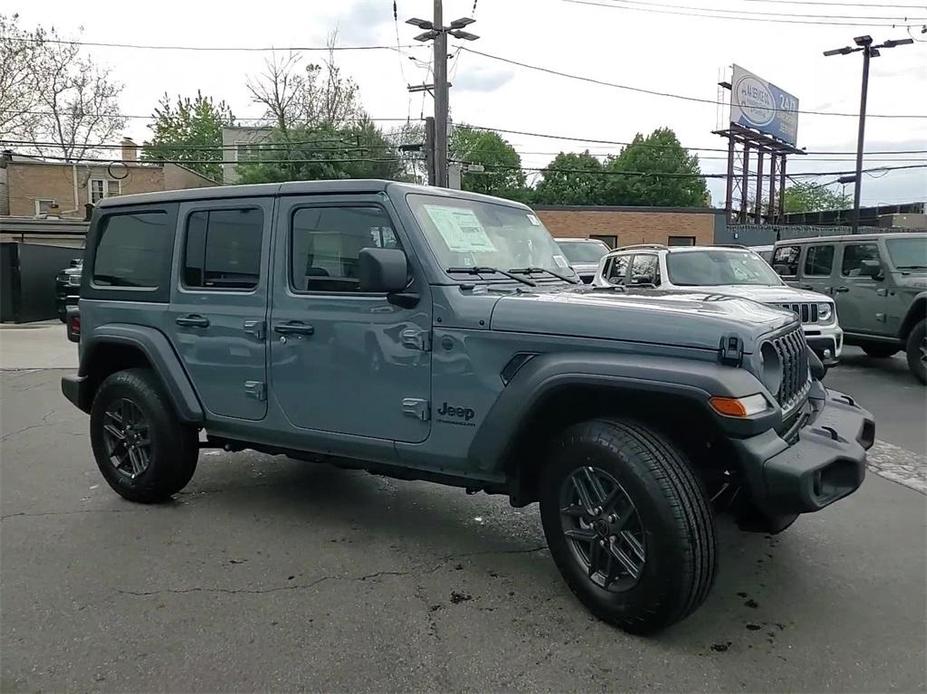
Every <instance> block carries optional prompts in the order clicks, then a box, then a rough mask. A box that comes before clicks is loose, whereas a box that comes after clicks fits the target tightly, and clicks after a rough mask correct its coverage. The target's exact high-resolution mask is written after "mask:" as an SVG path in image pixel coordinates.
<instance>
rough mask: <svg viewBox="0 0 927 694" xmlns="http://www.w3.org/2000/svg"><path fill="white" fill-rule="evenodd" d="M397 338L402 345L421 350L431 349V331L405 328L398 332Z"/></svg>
mask: <svg viewBox="0 0 927 694" xmlns="http://www.w3.org/2000/svg"><path fill="white" fill-rule="evenodd" d="M399 339H400V341H401V342H402V346H403V347H408V348H409V349H417V350H420V351H422V352H430V351H431V332H430V331H428V330H421V329H419V328H406V329H405V330H403V331H402V332H401V333H399Z"/></svg>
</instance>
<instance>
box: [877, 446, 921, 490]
mask: <svg viewBox="0 0 927 694" xmlns="http://www.w3.org/2000/svg"><path fill="white" fill-rule="evenodd" d="M866 463H867V465H868V466H869V469H870V470H872V471H873V472H874V473H876V474H877V475H880V476H882V477H884V478H885V479H888V480H892V481H893V482H897V483H898V484H903V485H904V486H905V487H910V488H911V489H914V490H915V491H918V492H920V493H921V494H927V458H925V457H924V456H922V455H918V454H917V453H914V452H912V451H909V450H907V449H906V448H902V447H901V446H896V445H895V444H893V443H888V442H887V441H876V442H875V444H873V446H872V448H870V449H869V455H868V456H867V457H866Z"/></svg>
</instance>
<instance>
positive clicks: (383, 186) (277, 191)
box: [97, 178, 527, 209]
mask: <svg viewBox="0 0 927 694" xmlns="http://www.w3.org/2000/svg"><path fill="white" fill-rule="evenodd" d="M387 189H389V190H390V191H395V192H398V193H399V194H403V193H420V194H425V195H441V196H446V197H453V198H465V199H468V200H483V201H486V202H494V203H504V204H507V205H511V206H513V207H525V205H522V204H521V203H519V202H515V201H514V200H502V199H500V198H495V197H492V196H489V195H480V194H478V193H468V192H465V191H462V190H450V189H447V188H435V187H431V186H421V185H416V184H414V183H402V182H399V181H387V180H381V179H360V178H354V179H343V180H334V181H286V182H284V183H255V184H250V185H230V186H207V187H204V188H188V189H184V190H166V191H157V192H154V193H135V194H132V195H119V196H116V197H112V198H104V199H103V200H101V201H100V202H99V203H97V207H99V208H110V207H122V206H125V205H150V204H152V203H162V202H190V201H196V200H222V199H231V198H254V197H269V196H272V195H325V194H331V195H343V194H350V193H384V192H386V190H387ZM526 209H527V208H526Z"/></svg>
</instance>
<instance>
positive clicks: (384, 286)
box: [357, 248, 409, 294]
mask: <svg viewBox="0 0 927 694" xmlns="http://www.w3.org/2000/svg"><path fill="white" fill-rule="evenodd" d="M357 273H358V277H359V279H360V290H361V291H362V292H374V293H381V292H385V293H386V294H392V293H393V292H401V291H402V290H403V289H405V288H406V286H407V285H408V284H409V261H408V260H407V259H406V254H405V253H403V252H402V251H401V250H399V249H398V248H364V249H363V250H362V251H361V252H360V253H358V255H357Z"/></svg>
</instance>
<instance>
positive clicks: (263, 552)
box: [0, 330, 927, 692]
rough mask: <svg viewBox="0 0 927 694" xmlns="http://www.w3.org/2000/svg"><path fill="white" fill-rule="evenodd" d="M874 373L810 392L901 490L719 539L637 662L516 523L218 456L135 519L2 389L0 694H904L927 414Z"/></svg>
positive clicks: (889, 377)
mask: <svg viewBox="0 0 927 694" xmlns="http://www.w3.org/2000/svg"><path fill="white" fill-rule="evenodd" d="M0 340H2V341H3V343H4V347H3V352H4V355H5V354H7V353H9V352H8V350H7V347H9V344H10V340H9V333H7V332H6V331H5V330H4V335H3V336H0ZM869 361H875V360H867V359H866V358H865V357H856V356H854V355H853V354H852V353H851V354H849V355H848V357H847V359H846V364H845V365H844V366H841V367H839V368H837V369H835V370H833V371H832V372H831V373H830V374H829V375H828V378H827V384H828V385H829V386H830V387H832V388H836V389H843V390H845V391H847V392H848V393H850V394H851V395H853V396H854V397H856V398H857V399H858V400H859V401H860V402H861V404H862V405H863V406H865V407H868V408H869V409H871V410H872V411H873V412H874V413H875V414H876V417H877V420H878V433H877V436H878V438H879V439H881V440H882V441H880V443H879V444H877V448H878V449H879V450H880V451H881V455H882V456H883V457H884V458H886V459H887V460H888V464H889V465H891V463H892V461H894V460H897V459H898V457H899V456H901V457H902V458H905V460H907V461H908V462H907V463H906V465H908V468H910V469H908V468H904V469H903V470H902V472H901V473H898V471H897V470H896V471H895V473H897V474H901V476H902V477H905V475H907V476H908V477H907V478H906V479H901V480H900V482H902V483H898V482H895V481H891V480H889V479H885V478H883V477H882V476H880V474H886V473H887V475H888V476H889V477H890V476H891V474H893V471H892V470H891V469H888V468H886V470H882V469H879V470H878V471H877V472H879V473H880V474H871V475H869V476H868V478H867V480H866V482H865V484H864V485H863V487H862V489H861V490H860V491H859V492H858V493H857V494H855V495H853V496H852V497H850V498H849V499H846V500H844V501H841V502H838V503H837V504H834V505H833V506H831V507H829V508H828V509H825V510H824V511H822V512H820V513H817V514H812V515H809V516H805V517H802V518H800V519H799V520H798V521H797V522H796V524H795V525H793V526H792V527H791V528H790V529H789V530H787V531H786V532H785V533H783V534H781V535H778V536H775V537H770V536H765V535H762V534H759V535H757V534H745V533H741V532H739V531H738V530H736V529H735V528H734V527H733V526H732V525H731V524H730V523H729V522H728V521H726V520H724V519H721V522H720V523H719V538H720V548H721V551H720V570H719V575H718V579H717V582H716V584H715V586H714V589H713V591H712V593H711V595H710V596H709V598H708V600H707V601H706V603H705V604H704V605H703V606H702V608H701V609H700V610H699V611H697V612H696V613H695V614H694V615H692V616H691V617H690V618H689V619H687V620H685V621H684V622H682V623H680V624H678V625H677V626H675V627H673V628H671V629H670V630H668V631H666V632H664V633H663V634H660V635H658V636H656V637H651V638H639V637H633V636H628V635H626V634H624V633H622V632H620V631H617V630H615V629H613V628H610V627H608V626H606V625H604V624H602V623H600V622H598V621H596V620H595V619H593V618H592V617H590V616H589V614H588V613H587V612H586V611H585V610H584V609H583V608H582V606H581V605H580V604H579V603H578V602H577V601H576V600H575V598H574V597H573V596H572V594H571V593H570V592H569V590H568V589H567V588H566V587H565V586H564V584H563V582H562V581H561V579H560V577H559V574H558V573H557V571H556V568H555V567H554V565H553V563H552V561H551V560H550V557H549V554H548V552H547V550H546V548H545V543H544V538H543V535H542V533H541V529H540V524H539V522H538V518H537V509H536V507H535V506H531V507H528V508H526V509H512V508H510V507H509V506H508V503H507V501H506V500H505V499H504V498H502V497H489V496H486V495H482V494H480V495H475V496H467V495H465V494H464V493H463V492H462V491H460V490H456V489H451V488H446V487H441V486H437V485H431V484H427V483H420V482H399V481H395V480H389V479H385V478H380V477H375V476H372V475H368V474H366V473H362V472H353V471H341V470H337V469H333V468H330V467H328V466H320V465H311V464H307V463H300V462H296V461H292V460H288V459H286V458H283V457H270V456H264V455H260V454H256V453H252V452H242V453H235V454H231V453H223V452H218V451H205V452H204V453H203V455H201V457H200V461H199V468H198V470H197V474H196V475H195V476H194V478H193V481H192V482H191V483H190V485H189V486H188V487H187V489H186V490H184V492H182V493H181V494H179V495H177V497H176V499H175V500H174V501H173V502H171V503H168V504H164V505H158V506H140V505H136V504H132V503H129V502H126V501H124V500H122V499H121V498H120V497H118V496H116V495H115V494H114V493H113V492H111V491H110V490H109V488H108V487H107V486H106V484H105V483H104V482H103V480H102V478H101V477H100V475H99V473H98V472H97V470H96V468H95V465H94V463H93V462H92V459H91V454H90V447H89V442H88V438H87V423H88V422H87V417H86V415H84V414H82V413H80V412H78V411H77V410H76V409H74V408H73V407H72V406H71V405H70V404H69V403H68V402H66V401H65V400H64V399H63V398H62V396H61V395H60V391H59V379H60V377H61V375H62V374H63V373H66V371H62V370H56V369H46V368H41V369H39V368H37V369H27V370H6V371H4V372H3V373H2V374H0V395H2V398H0V430H2V434H0V508H2V521H0V691H3V692H7V691H39V690H52V691H57V690H101V691H153V690H160V691H218V690H223V691H228V690H235V691H253V690H265V691H266V690H274V691H280V690H286V691H290V690H295V689H310V690H324V691H385V690H390V691H391V690H403V691H408V690H415V691H438V690H440V691H448V690H455V691H456V690H472V691H477V690H478V691H498V690H516V689H517V690H525V691H579V690H582V691H606V690H660V691H683V690H684V691H718V690H722V691H793V692H799V691H886V690H898V691H924V690H925V689H927V684H925V682H927V672H925V670H927V666H925V657H924V654H925V652H927V616H925V615H927V594H925V585H927V552H925V547H927V522H925V518H927V496H925V495H924V494H922V493H920V492H919V491H917V489H916V487H917V481H918V479H923V472H924V460H923V450H924V448H923V447H924V421H925V416H927V406H925V399H924V390H923V388H922V387H921V390H920V391H918V390H917V389H916V388H913V387H909V384H908V381H906V380H905V379H910V378H911V377H910V376H909V375H907V374H906V373H904V372H902V371H900V370H899V369H898V368H897V365H896V364H895V361H894V360H882V361H884V362H885V363H880V364H870V363H869ZM4 366H6V363H5V362H4ZM919 446H920V447H919ZM897 451H900V453H897ZM905 470H907V471H905ZM918 476H920V477H918Z"/></svg>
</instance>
